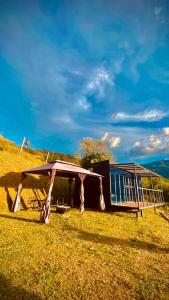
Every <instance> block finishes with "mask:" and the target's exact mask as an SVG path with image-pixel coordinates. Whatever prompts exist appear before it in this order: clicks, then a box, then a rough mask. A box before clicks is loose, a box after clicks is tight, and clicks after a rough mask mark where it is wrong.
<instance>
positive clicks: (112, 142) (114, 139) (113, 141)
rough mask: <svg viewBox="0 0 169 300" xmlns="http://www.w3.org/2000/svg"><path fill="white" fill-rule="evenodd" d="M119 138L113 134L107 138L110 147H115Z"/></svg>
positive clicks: (118, 142)
mask: <svg viewBox="0 0 169 300" xmlns="http://www.w3.org/2000/svg"><path fill="white" fill-rule="evenodd" d="M120 142H121V138H120V137H119V136H113V137H110V138H109V144H110V148H116V147H119V146H120Z"/></svg>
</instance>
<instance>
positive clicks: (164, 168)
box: [144, 160, 169, 178]
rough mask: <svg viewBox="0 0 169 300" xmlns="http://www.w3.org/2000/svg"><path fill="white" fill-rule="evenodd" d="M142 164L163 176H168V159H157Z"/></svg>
mask: <svg viewBox="0 0 169 300" xmlns="http://www.w3.org/2000/svg"><path fill="white" fill-rule="evenodd" d="M144 166H145V167H146V168H148V169H150V170H152V171H154V172H157V173H158V174H160V175H161V176H163V177H165V178H169V160H159V161H155V162H152V163H149V164H146V165H144Z"/></svg>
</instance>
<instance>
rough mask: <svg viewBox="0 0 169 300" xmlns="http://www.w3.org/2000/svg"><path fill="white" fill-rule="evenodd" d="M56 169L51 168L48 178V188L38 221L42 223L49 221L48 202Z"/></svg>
mask: <svg viewBox="0 0 169 300" xmlns="http://www.w3.org/2000/svg"><path fill="white" fill-rule="evenodd" d="M55 175H56V170H52V172H51V174H50V176H51V177H50V180H49V190H48V195H47V197H46V199H45V201H44V204H43V206H42V211H41V215H40V222H41V223H42V224H48V223H49V214H50V203H51V194H52V189H53V184H54V180H55Z"/></svg>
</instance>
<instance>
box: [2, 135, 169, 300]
mask: <svg viewBox="0 0 169 300" xmlns="http://www.w3.org/2000/svg"><path fill="white" fill-rule="evenodd" d="M0 142H1V150H0V235H1V238H0V266H1V270H0V299H3V300H11V299H16V300H21V299H22V300H29V299H35V300H45V299H50V300H52V299H53V300H54V299H59V300H64V299H84V300H88V299H92V300H98V299H106V300H109V299H118V300H123V299H129V300H131V299H138V300H141V299H145V300H146V299H147V300H149V299H152V300H153V299H164V300H166V299H169V285H168V282H169V275H168V274H169V264H168V261H169V226H168V224H169V223H168V221H167V219H165V218H163V215H162V214H161V210H163V209H162V208H160V209H159V210H157V212H156V214H155V213H154V211H153V210H152V209H148V210H146V211H145V213H144V215H143V218H140V219H139V220H137V219H136V217H135V215H133V214H125V213H119V212H118V213H108V212H105V213H100V212H94V211H86V212H85V213H84V214H83V215H81V214H80V212H79V211H78V210H76V209H71V211H69V212H67V213H65V214H63V215H59V214H56V213H55V211H54V210H53V211H52V212H51V217H50V224H49V225H44V226H42V225H40V224H39V214H40V212H39V211H35V210H31V209H28V210H21V212H19V213H15V214H14V213H11V212H9V208H10V205H11V202H12V200H14V197H15V194H16V185H17V184H18V183H19V180H20V172H21V171H22V170H24V169H28V168H32V167H35V166H38V165H40V164H42V162H43V157H41V156H40V155H35V152H33V153H30V152H29V151H23V153H22V155H19V154H18V147H17V146H16V145H15V144H13V143H11V142H10V141H7V140H5V139H4V138H2V137H1V138H0ZM36 154H37V153H36ZM38 154H39V152H38ZM24 186H25V187H26V188H25V189H24V190H23V193H22V197H23V200H24V203H25V204H27V203H28V200H29V198H30V197H35V196H36V197H39V198H42V199H43V198H44V197H45V193H46V191H45V186H47V178H45V177H43V176H42V177H41V178H40V177H39V176H36V177H32V176H29V177H28V178H27V179H26V180H25V183H24ZM55 188H56V191H57V192H58V193H61V192H63V190H65V191H66V190H67V189H68V185H67V182H66V181H65V180H62V179H59V178H56V183H55ZM165 214H166V215H167V212H165Z"/></svg>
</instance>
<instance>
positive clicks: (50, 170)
mask: <svg viewBox="0 0 169 300" xmlns="http://www.w3.org/2000/svg"><path fill="white" fill-rule="evenodd" d="M21 174H22V178H26V175H27V174H36V175H47V176H49V177H50V180H49V187H48V194H47V197H46V199H45V201H44V204H43V207H42V212H41V217H40V220H41V223H43V224H47V223H49V214H50V204H51V193H52V188H53V185H54V179H55V177H56V176H59V177H66V178H68V179H69V183H70V180H71V178H77V179H78V180H80V195H79V196H80V211H81V213H83V212H84V203H85V199H84V180H85V178H86V176H92V177H96V178H98V189H99V191H100V202H101V204H102V205H100V210H104V207H105V205H104V203H103V202H104V197H103V189H102V180H101V179H102V177H103V176H102V175H100V174H97V173H94V172H91V171H89V170H86V169H84V168H82V167H81V166H80V165H76V164H73V163H69V162H65V161H60V160H55V161H51V162H49V163H48V164H45V165H42V166H39V167H37V168H33V169H30V170H25V171H22V173H21ZM22 181H23V180H22ZM21 183H22V182H21ZM21 190H22V184H20V185H19V186H18V192H17V195H16V198H15V202H14V206H13V212H17V211H18V210H19V204H20V194H21Z"/></svg>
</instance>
